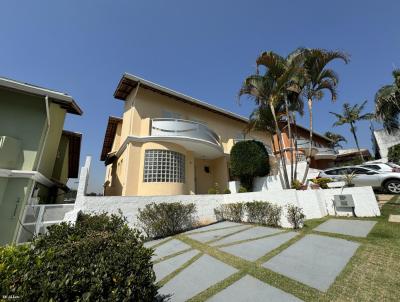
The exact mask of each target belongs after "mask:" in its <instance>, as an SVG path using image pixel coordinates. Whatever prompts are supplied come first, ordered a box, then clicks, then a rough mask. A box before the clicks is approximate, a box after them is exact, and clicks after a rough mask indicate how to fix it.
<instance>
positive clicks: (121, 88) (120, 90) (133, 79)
mask: <svg viewBox="0 0 400 302" xmlns="http://www.w3.org/2000/svg"><path fill="white" fill-rule="evenodd" d="M138 83H140V87H143V88H145V89H149V90H152V91H154V92H157V93H159V94H162V95H166V96H169V97H171V98H174V99H176V100H178V101H181V102H184V103H187V104H190V105H193V106H197V107H200V108H203V109H206V110H208V111H211V112H214V113H217V114H221V115H224V116H226V117H229V118H232V119H234V120H237V121H240V122H244V123H248V122H249V119H248V118H246V117H244V116H241V115H239V114H236V113H233V112H231V111H228V110H225V109H222V108H220V107H217V106H214V105H211V104H208V103H206V102H204V101H200V100H198V99H195V98H192V97H190V96H188V95H186V94H183V93H180V92H177V91H175V90H172V89H169V88H167V87H164V86H161V85H158V84H156V83H153V82H150V81H148V80H145V79H142V78H140V77H138V76H135V75H132V74H129V73H124V74H123V75H122V78H121V80H120V81H119V83H118V86H117V89H116V90H115V92H114V97H115V98H116V99H118V100H123V101H125V100H126V98H127V97H128V95H129V94H130V93H131V91H132V90H133V89H134V88H136V86H137V85H138Z"/></svg>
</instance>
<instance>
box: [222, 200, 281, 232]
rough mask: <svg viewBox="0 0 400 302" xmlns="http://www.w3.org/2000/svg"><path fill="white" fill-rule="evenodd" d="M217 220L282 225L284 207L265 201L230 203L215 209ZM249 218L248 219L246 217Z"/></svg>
mask: <svg viewBox="0 0 400 302" xmlns="http://www.w3.org/2000/svg"><path fill="white" fill-rule="evenodd" d="M214 213H215V216H216V218H217V220H229V221H234V222H244V221H246V222H251V223H258V224H264V225H269V226H273V227H278V226H280V220H281V215H282V207H280V206H278V205H274V204H272V203H269V202H265V201H253V202H246V203H241V202H237V203H228V204H223V205H220V206H219V207H218V208H216V209H214ZM246 218H247V219H246Z"/></svg>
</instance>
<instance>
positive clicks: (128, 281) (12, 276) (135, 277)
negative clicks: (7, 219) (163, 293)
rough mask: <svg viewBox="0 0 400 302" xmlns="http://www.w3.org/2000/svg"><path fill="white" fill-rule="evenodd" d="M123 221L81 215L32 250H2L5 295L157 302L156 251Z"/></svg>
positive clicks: (53, 230) (27, 247)
mask: <svg viewBox="0 0 400 302" xmlns="http://www.w3.org/2000/svg"><path fill="white" fill-rule="evenodd" d="M142 242H143V237H142V236H141V235H140V233H139V232H138V231H137V230H132V229H130V228H129V227H128V226H127V224H126V221H125V220H124V219H123V218H121V217H120V216H116V215H112V216H111V217H110V216H107V215H106V214H102V215H98V216H92V215H80V216H79V218H78V221H77V222H76V224H75V225H69V224H66V223H62V224H60V225H54V226H51V227H49V230H48V233H47V234H46V235H41V236H39V237H37V238H35V239H34V241H33V242H32V244H30V245H22V246H8V247H2V248H0V290H1V296H18V297H19V298H18V301H153V300H154V299H155V297H156V295H157V286H156V285H155V274H154V271H153V265H152V262H151V256H152V250H150V249H147V248H145V247H144V246H143V244H142Z"/></svg>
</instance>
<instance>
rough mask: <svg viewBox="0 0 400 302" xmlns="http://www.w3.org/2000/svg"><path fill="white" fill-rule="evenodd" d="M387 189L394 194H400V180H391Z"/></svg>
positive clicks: (386, 185) (387, 184)
mask: <svg viewBox="0 0 400 302" xmlns="http://www.w3.org/2000/svg"><path fill="white" fill-rule="evenodd" d="M385 189H386V190H387V191H388V192H390V193H392V194H400V180H395V179H393V180H389V181H388V182H387V183H386V184H385Z"/></svg>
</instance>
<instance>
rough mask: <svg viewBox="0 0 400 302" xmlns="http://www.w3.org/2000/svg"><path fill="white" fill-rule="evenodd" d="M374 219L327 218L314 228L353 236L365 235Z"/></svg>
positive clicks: (373, 223) (372, 224)
mask: <svg viewBox="0 0 400 302" xmlns="http://www.w3.org/2000/svg"><path fill="white" fill-rule="evenodd" d="M375 224H376V221H366V220H347V219H329V220H328V221H326V222H324V223H322V224H320V225H319V226H317V227H316V228H315V229H314V230H315V231H319V232H327V233H336V234H343V235H350V236H355V237H367V235H368V233H369V232H370V231H371V230H372V228H373V227H374V225H375Z"/></svg>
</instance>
